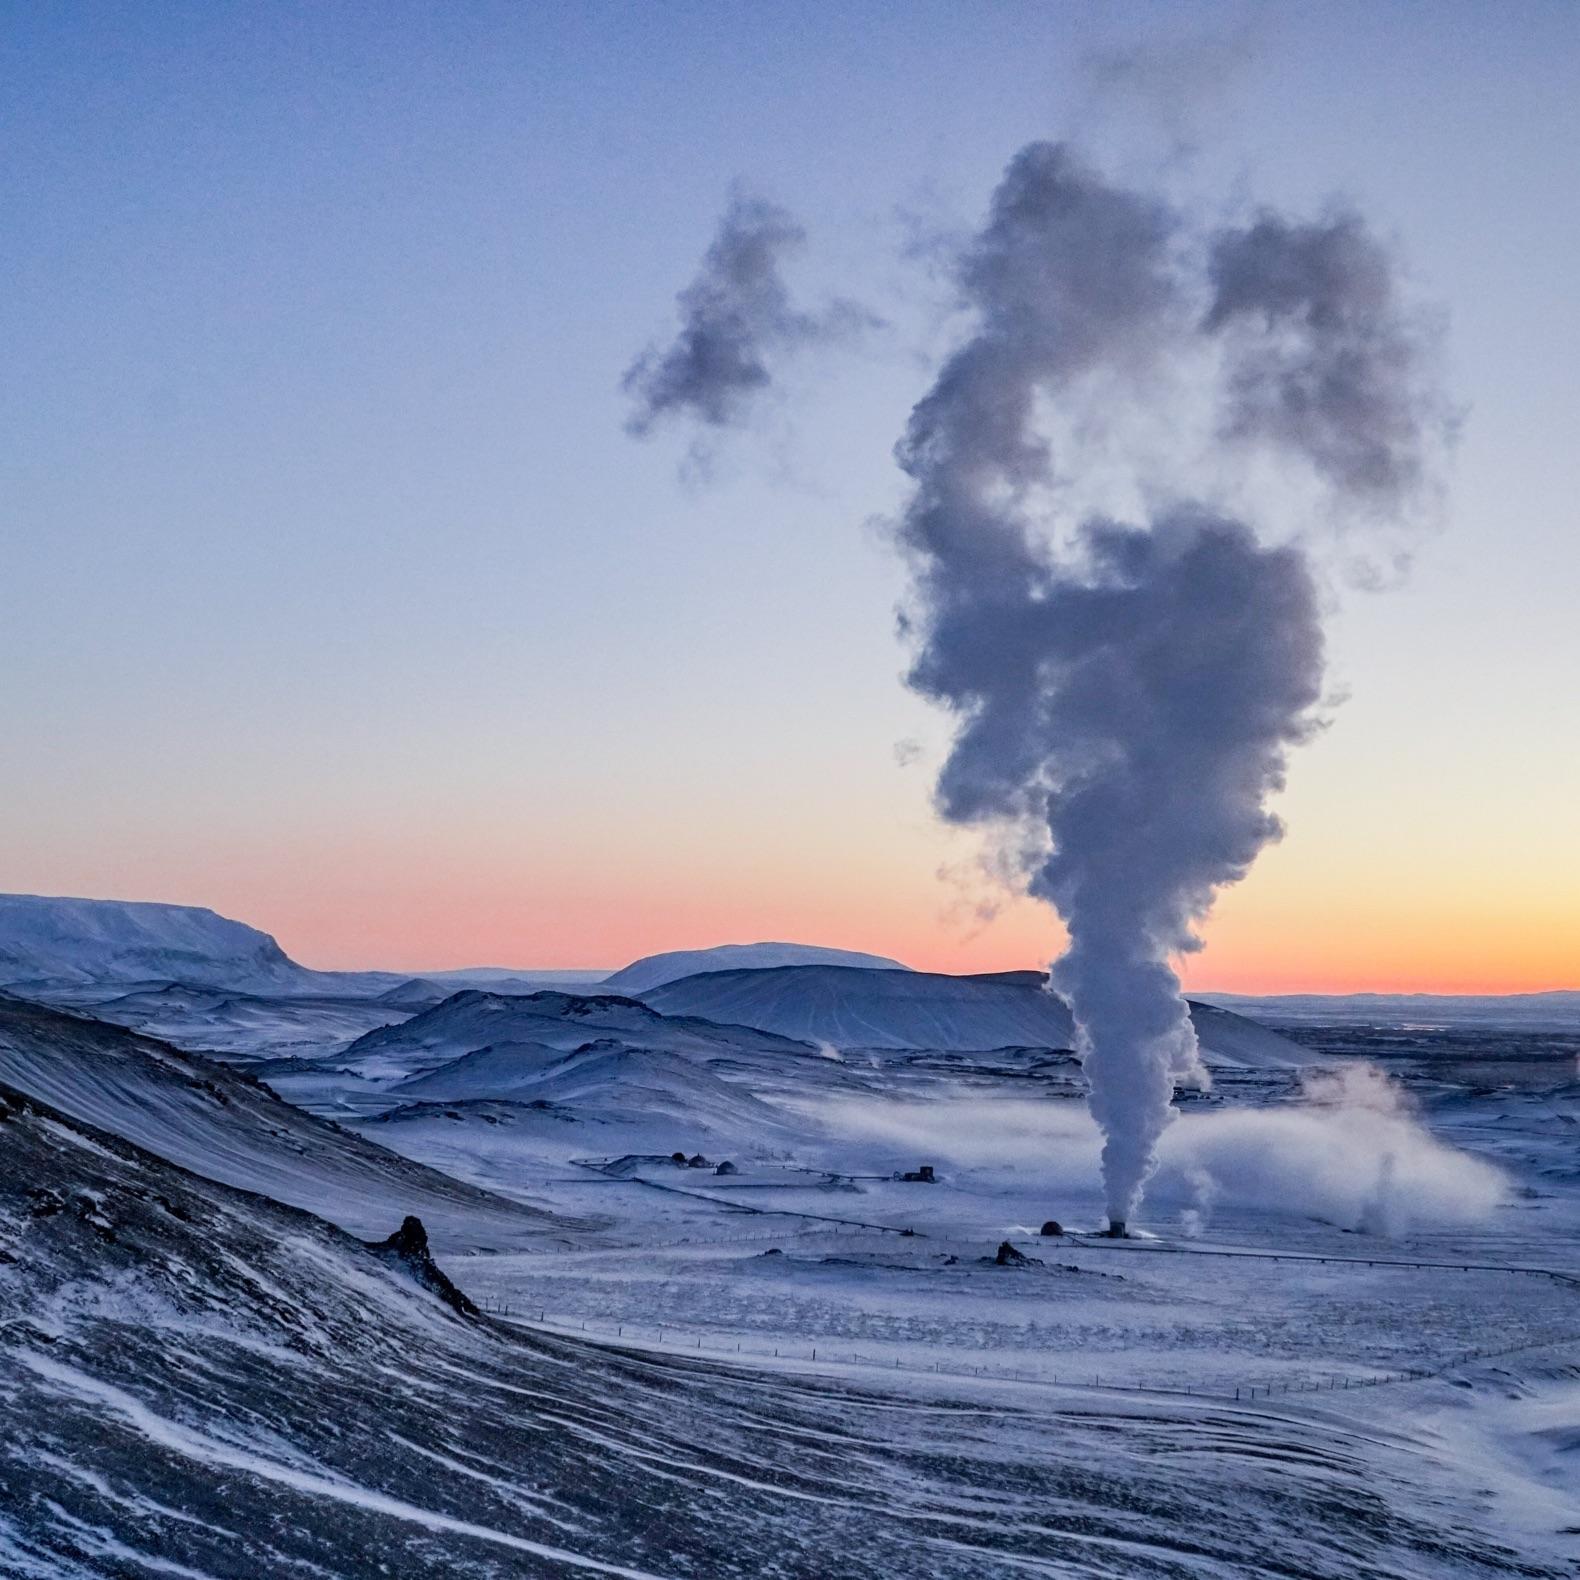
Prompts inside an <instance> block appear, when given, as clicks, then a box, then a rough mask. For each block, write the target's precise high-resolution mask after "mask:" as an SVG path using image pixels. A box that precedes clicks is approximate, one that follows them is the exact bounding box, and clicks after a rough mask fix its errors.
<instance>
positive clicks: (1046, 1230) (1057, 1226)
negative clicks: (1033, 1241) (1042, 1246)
mask: <svg viewBox="0 0 1580 1580" xmlns="http://www.w3.org/2000/svg"><path fill="white" fill-rule="evenodd" d="M1037 1232H1038V1234H1047V1235H1054V1234H1063V1233H1064V1225H1063V1224H1062V1223H1060V1222H1059V1221H1058V1220H1057V1219H1056V1218H1050V1219H1049V1220H1048V1221H1047V1222H1046V1223H1045V1224H1044V1225H1043V1226H1042V1228H1040V1229H1039V1230H1038V1231H1037Z"/></svg>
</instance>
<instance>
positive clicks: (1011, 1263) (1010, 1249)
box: [993, 1240, 1042, 1267]
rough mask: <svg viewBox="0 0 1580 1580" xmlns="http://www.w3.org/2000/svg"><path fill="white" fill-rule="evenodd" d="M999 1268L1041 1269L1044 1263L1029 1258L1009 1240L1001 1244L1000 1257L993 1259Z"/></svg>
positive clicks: (1034, 1258)
mask: <svg viewBox="0 0 1580 1580" xmlns="http://www.w3.org/2000/svg"><path fill="white" fill-rule="evenodd" d="M993 1261H994V1264H995V1266H998V1267H1041V1266H1042V1263H1041V1262H1040V1261H1038V1260H1037V1258H1036V1257H1034V1256H1027V1255H1026V1253H1025V1252H1024V1251H1017V1250H1016V1249H1015V1247H1014V1246H1012V1245H1011V1244H1010V1243H1009V1241H1008V1240H1004V1241H1002V1242H1001V1243H1000V1245H999V1248H998V1255H997V1256H995V1257H994V1258H993Z"/></svg>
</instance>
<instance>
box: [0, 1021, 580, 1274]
mask: <svg viewBox="0 0 1580 1580" xmlns="http://www.w3.org/2000/svg"><path fill="white" fill-rule="evenodd" d="M0 1081H6V1082H9V1083H10V1084H11V1085H12V1086H14V1087H16V1088H18V1089H19V1090H21V1091H24V1092H27V1093H28V1094H29V1095H30V1096H32V1097H35V1098H37V1099H38V1100H39V1101H41V1102H47V1103H50V1104H52V1105H54V1106H55V1107H57V1108H59V1109H61V1110H63V1111H64V1112H66V1113H68V1114H70V1115H72V1116H73V1117H74V1118H75V1119H78V1120H81V1121H83V1122H84V1123H87V1124H92V1125H97V1126H99V1127H101V1128H102V1129H105V1130H109V1131H112V1132H114V1133H115V1134H116V1135H119V1136H123V1137H125V1138H126V1139H127V1140H129V1141H132V1142H134V1143H136V1144H137V1145H138V1146H142V1147H146V1148H147V1149H148V1150H149V1151H151V1152H154V1153H157V1154H158V1155H159V1156H160V1157H163V1158H166V1159H168V1160H169V1161H171V1162H174V1163H178V1164H180V1165H182V1166H183V1167H185V1168H190V1169H193V1170H195V1171H197V1172H198V1173H201V1174H204V1175H206V1176H208V1177H209V1178H211V1179H215V1180H220V1181H223V1182H224V1183H226V1184H228V1185H235V1186H239V1187H241V1188H242V1189H245V1190H253V1191H259V1192H261V1193H263V1194H265V1195H267V1196H270V1197H273V1198H274V1199H275V1200H277V1201H282V1202H288V1203H290V1204H292V1205H293V1206H297V1207H303V1208H306V1209H308V1210H310V1211H313V1212H316V1213H318V1214H320V1215H321V1216H323V1217H325V1218H328V1219H330V1220H331V1221H333V1222H335V1223H337V1224H339V1225H341V1226H342V1227H343V1228H346V1229H349V1230H351V1231H353V1232H354V1233H357V1234H361V1235H372V1234H374V1233H388V1231H389V1229H390V1228H392V1227H393V1226H394V1225H393V1222H391V1215H392V1214H393V1215H394V1219H395V1220H396V1221H398V1220H399V1218H400V1217H401V1216H403V1215H404V1214H406V1213H415V1214H416V1215H417V1216H419V1217H421V1218H422V1219H423V1220H424V1221H425V1222H426V1223H427V1225H428V1227H429V1228H430V1229H431V1230H432V1231H433V1232H434V1236H435V1239H436V1240H437V1241H438V1242H439V1243H440V1244H441V1245H450V1246H471V1245H478V1244H483V1245H494V1246H497V1247H505V1246H509V1247H513V1248H522V1247H526V1246H530V1245H532V1244H539V1243H543V1242H544V1241H545V1240H546V1239H550V1238H552V1237H554V1236H555V1235H557V1234H561V1233H563V1232H565V1231H566V1230H568V1229H570V1228H573V1227H575V1225H572V1224H568V1223H566V1222H565V1221H564V1220H561V1219H559V1218H556V1217H555V1216H554V1215H552V1214H549V1213H544V1212H540V1211H537V1210H535V1209H534V1208H532V1207H530V1206H524V1205H521V1204H519V1203H517V1202H513V1201H506V1200H504V1199H503V1198H501V1197H498V1196H493V1195H490V1194H489V1193H488V1192H485V1191H482V1190H479V1189H477V1188H476V1187H475V1186H472V1185H467V1184H463V1183H461V1182H460V1181H458V1180H454V1179H451V1178H450V1177H449V1176H448V1175H446V1174H441V1173H439V1172H437V1171H436V1170H434V1169H430V1168H425V1167H423V1166H422V1165H421V1164H418V1163H413V1162H411V1161H410V1160H409V1159H407V1158H403V1157H399V1156H397V1155H396V1154H395V1153H393V1152H388V1151H386V1150H385V1149H384V1148H382V1147H378V1146H375V1145H373V1144H372V1143H371V1142H369V1141H366V1140H364V1139H363V1138H362V1137H360V1136H357V1135H354V1134H353V1133H352V1132H350V1131H348V1130H344V1129H342V1128H341V1127H340V1126H338V1125H334V1124H330V1123H328V1122H326V1121H324V1120H322V1119H317V1118H314V1117H313V1116H312V1115H310V1114H307V1113H304V1112H303V1111H302V1110H301V1109H299V1108H294V1107H292V1106H291V1105H290V1104H288V1103H284V1102H282V1101H281V1100H280V1099H279V1098H278V1097H276V1096H275V1095H274V1093H273V1092H271V1091H270V1090H269V1089H268V1087H267V1086H263V1085H260V1084H259V1083H258V1082H257V1081H254V1080H252V1079H251V1078H249V1077H248V1076H246V1075H244V1074H242V1073H240V1072H238V1071H236V1070H234V1069H232V1068H230V1067H228V1066H226V1065H221V1064H216V1063H215V1062H214V1061H212V1060H210V1059H205V1058H203V1057H202V1056H201V1055H199V1054H194V1053H186V1052H182V1051H181V1050H179V1049H176V1048H173V1047H170V1046H169V1045H168V1044H165V1043H160V1042H155V1041H153V1040H152V1039H151V1038H146V1037H140V1036H137V1035H135V1034H133V1033H131V1032H127V1031H124V1030H122V1029H121V1028H120V1027H117V1026H107V1025H104V1024H102V1023H100V1022H97V1021H92V1020H87V1019H84V1018H82V1017H80V1016H75V1015H66V1014H62V1013H61V1012H59V1011H56V1010H52V1009H47V1008H45V1007H43V1006H42V1005H37V1004H29V1003H26V1002H24V1001H22V1000H20V999H15V998H10V997H7V996H5V995H0Z"/></svg>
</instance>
